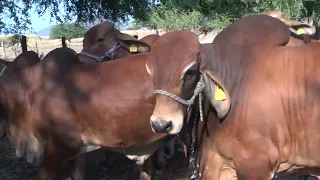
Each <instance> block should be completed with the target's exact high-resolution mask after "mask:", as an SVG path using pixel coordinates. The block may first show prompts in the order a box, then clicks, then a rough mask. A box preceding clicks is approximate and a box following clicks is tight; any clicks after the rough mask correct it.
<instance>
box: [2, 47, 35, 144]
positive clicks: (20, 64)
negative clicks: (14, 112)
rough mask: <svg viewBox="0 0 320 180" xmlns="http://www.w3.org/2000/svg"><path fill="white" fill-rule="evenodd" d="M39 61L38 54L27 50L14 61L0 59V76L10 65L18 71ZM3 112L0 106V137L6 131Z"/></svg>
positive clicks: (5, 118)
mask: <svg viewBox="0 0 320 180" xmlns="http://www.w3.org/2000/svg"><path fill="white" fill-rule="evenodd" d="M38 62H40V59H39V57H38V54H37V53H36V52H34V51H27V52H23V53H21V54H20V55H19V56H18V57H17V58H16V59H15V60H14V61H12V62H11V61H5V60H2V59H1V60H0V66H1V67H0V68H1V70H0V78H3V77H1V76H2V74H3V73H4V71H6V70H7V67H8V66H9V65H10V67H11V68H10V69H11V70H12V71H14V72H17V71H19V70H20V69H24V68H28V67H31V66H34V65H35V64H37V63H38ZM4 114H5V112H4V109H3V108H1V107H0V139H2V138H3V137H5V135H6V131H7V118H8V117H6V116H4Z"/></svg>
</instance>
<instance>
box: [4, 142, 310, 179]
mask: <svg viewBox="0 0 320 180" xmlns="http://www.w3.org/2000/svg"><path fill="white" fill-rule="evenodd" d="M115 155H116V156H121V155H117V154H115ZM88 156H89V158H88V159H89V162H88V176H89V177H88V180H136V179H137V178H138V176H139V173H138V169H137V167H136V166H135V165H134V163H133V162H131V161H129V160H128V161H127V163H126V165H122V167H121V165H117V166H116V167H115V166H114V164H110V165H106V166H100V165H99V163H98V162H99V161H101V158H103V156H102V152H101V151H96V152H91V153H89V154H88ZM119 158H120V159H123V158H122V157H119ZM121 162H123V161H122V160H121ZM186 172H187V161H186V159H184V156H183V154H182V153H178V152H176V154H175V155H174V158H173V159H170V160H168V161H167V167H166V170H165V171H164V177H163V178H161V180H162V179H163V180H182V179H183V180H186V179H188V178H187V176H186V174H187V173H186ZM68 174H69V171H68V168H65V169H63V170H62V171H61V172H60V173H59V177H58V178H57V179H58V180H65V179H67V178H68V177H69V176H68ZM36 175H37V168H36V167H34V166H32V165H31V164H29V163H27V162H26V161H25V160H24V159H21V158H17V157H16V156H15V151H14V149H13V148H12V147H11V146H10V145H9V143H8V141H7V139H3V140H0V180H35V179H36ZM157 179H158V178H157ZM159 179H160V178H159ZM278 179H279V180H316V178H311V177H310V176H309V177H307V176H305V177H301V178H299V177H295V176H294V175H286V176H283V177H280V178H278Z"/></svg>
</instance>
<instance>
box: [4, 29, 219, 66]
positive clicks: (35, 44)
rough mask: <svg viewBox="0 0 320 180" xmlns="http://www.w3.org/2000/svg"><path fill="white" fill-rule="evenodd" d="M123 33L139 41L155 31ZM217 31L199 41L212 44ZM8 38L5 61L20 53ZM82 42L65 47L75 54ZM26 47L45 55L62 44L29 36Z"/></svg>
mask: <svg viewBox="0 0 320 180" xmlns="http://www.w3.org/2000/svg"><path fill="white" fill-rule="evenodd" d="M122 32H123V33H126V34H129V35H132V36H133V35H138V37H139V39H140V38H143V37H145V36H147V35H150V34H155V31H152V30H127V31H122ZM218 32H219V30H217V31H213V32H210V33H208V34H207V35H206V36H204V35H200V36H199V40H200V41H201V42H212V40H213V38H214V37H215V36H216V35H217V33H218ZM159 33H160V35H162V34H164V33H165V31H160V32H159ZM9 37H10V35H9V36H6V35H0V42H4V47H2V46H1V44H0V58H2V59H6V60H13V59H14V58H15V57H17V56H18V55H19V54H20V53H21V45H20V44H17V45H15V46H9V45H8V44H7V43H6V42H7V40H8V38H9ZM82 40H83V38H77V39H71V40H70V42H69V41H68V40H67V42H66V43H67V46H68V47H69V48H72V49H73V50H75V51H76V52H80V51H81V49H82ZM27 46H28V50H32V51H35V52H37V53H39V54H43V55H46V54H47V53H48V52H50V51H51V50H53V49H55V48H58V47H61V46H62V42H61V39H54V40H53V39H49V37H40V36H37V35H30V36H27Z"/></svg>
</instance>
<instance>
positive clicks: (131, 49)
mask: <svg viewBox="0 0 320 180" xmlns="http://www.w3.org/2000/svg"><path fill="white" fill-rule="evenodd" d="M130 52H138V48H137V46H136V45H135V44H132V45H131V46H130Z"/></svg>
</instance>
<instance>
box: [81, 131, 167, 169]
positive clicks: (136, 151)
mask: <svg viewBox="0 0 320 180" xmlns="http://www.w3.org/2000/svg"><path fill="white" fill-rule="evenodd" d="M171 138H172V137H164V138H161V139H159V140H157V141H154V142H152V143H149V144H143V145H136V146H131V147H103V146H101V145H100V144H98V142H99V141H97V140H96V139H95V140H94V139H88V138H86V137H82V139H83V142H84V143H83V145H82V147H81V149H80V152H79V154H82V153H87V152H90V151H94V150H97V149H100V148H102V149H106V150H112V151H115V152H120V153H123V154H124V155H126V156H127V158H129V159H131V160H134V161H136V162H137V164H143V163H144V161H145V160H146V159H148V158H149V157H150V156H151V155H152V154H153V153H154V152H155V151H156V150H157V149H159V148H160V147H162V146H163V144H164V143H165V142H166V141H168V140H170V139H171Z"/></svg>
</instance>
